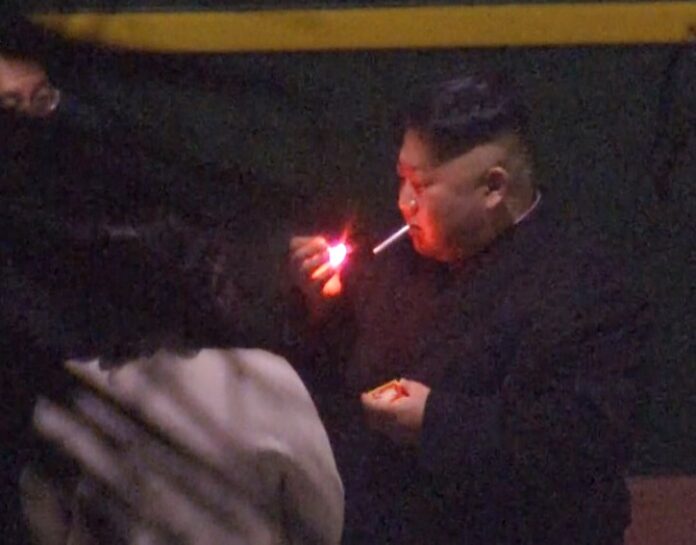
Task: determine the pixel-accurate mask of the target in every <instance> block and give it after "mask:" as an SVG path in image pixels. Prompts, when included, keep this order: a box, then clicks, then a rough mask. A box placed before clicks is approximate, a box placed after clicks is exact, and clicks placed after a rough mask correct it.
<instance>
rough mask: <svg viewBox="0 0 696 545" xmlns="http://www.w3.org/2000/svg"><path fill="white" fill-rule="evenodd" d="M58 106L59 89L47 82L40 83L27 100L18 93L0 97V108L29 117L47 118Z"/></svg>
mask: <svg viewBox="0 0 696 545" xmlns="http://www.w3.org/2000/svg"><path fill="white" fill-rule="evenodd" d="M59 104H60V89H57V88H56V87H54V86H53V85H51V83H50V82H49V81H48V80H44V81H43V82H41V83H40V84H39V85H38V86H37V87H36V88H35V89H34V91H33V92H32V94H31V96H30V97H29V99H28V100H27V98H26V97H24V96H22V95H21V94H19V93H7V94H4V95H0V108H3V109H5V110H14V111H16V112H19V113H22V114H24V115H26V116H29V117H48V116H49V115H51V114H52V113H53V112H54V111H55V110H56V108H58V105H59Z"/></svg>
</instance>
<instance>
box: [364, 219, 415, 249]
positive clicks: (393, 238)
mask: <svg viewBox="0 0 696 545" xmlns="http://www.w3.org/2000/svg"><path fill="white" fill-rule="evenodd" d="M408 229H409V226H408V225H404V226H403V227H402V228H401V229H399V230H398V231H397V232H396V233H394V234H393V235H389V237H387V238H386V239H385V240H384V242H380V243H379V244H378V245H377V246H375V247H374V248H372V253H373V254H375V255H377V254H378V253H380V252H381V251H382V250H384V249H386V248H388V247H389V246H391V245H392V244H394V243H395V242H396V241H397V240H399V239H400V238H401V237H402V236H404V235H405V234H406V233H408Z"/></svg>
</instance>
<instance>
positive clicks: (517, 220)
mask: <svg viewBox="0 0 696 545" xmlns="http://www.w3.org/2000/svg"><path fill="white" fill-rule="evenodd" d="M540 201H541V192H540V191H537V193H536V198H535V199H534V202H533V203H532V205H531V206H530V207H529V208H527V210H525V211H524V212H523V213H522V215H521V216H520V217H519V218H517V219H516V220H515V223H513V225H517V224H518V223H520V222H521V221H523V220H524V219H526V218H527V217H528V216H529V214H531V213H532V212H534V209H535V208H536V207H537V206H538V205H539V202H540Z"/></svg>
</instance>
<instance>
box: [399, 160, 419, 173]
mask: <svg viewBox="0 0 696 545" xmlns="http://www.w3.org/2000/svg"><path fill="white" fill-rule="evenodd" d="M424 172H425V169H424V168H422V167H418V166H413V165H408V164H405V163H402V162H401V161H399V162H397V163H396V173H397V174H398V175H399V176H407V175H413V174H423V173H424Z"/></svg>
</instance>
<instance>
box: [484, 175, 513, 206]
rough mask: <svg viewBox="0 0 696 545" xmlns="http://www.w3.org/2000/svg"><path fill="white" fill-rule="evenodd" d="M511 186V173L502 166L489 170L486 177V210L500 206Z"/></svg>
mask: <svg viewBox="0 0 696 545" xmlns="http://www.w3.org/2000/svg"><path fill="white" fill-rule="evenodd" d="M509 186H510V173H509V172H508V171H507V169H505V168H504V167H502V166H495V167H492V168H490V169H489V170H488V172H487V173H486V177H485V187H486V196H485V199H486V208H495V207H496V206H498V205H499V204H500V203H501V202H502V201H503V199H504V198H505V195H506V194H507V191H508V188H509Z"/></svg>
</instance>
